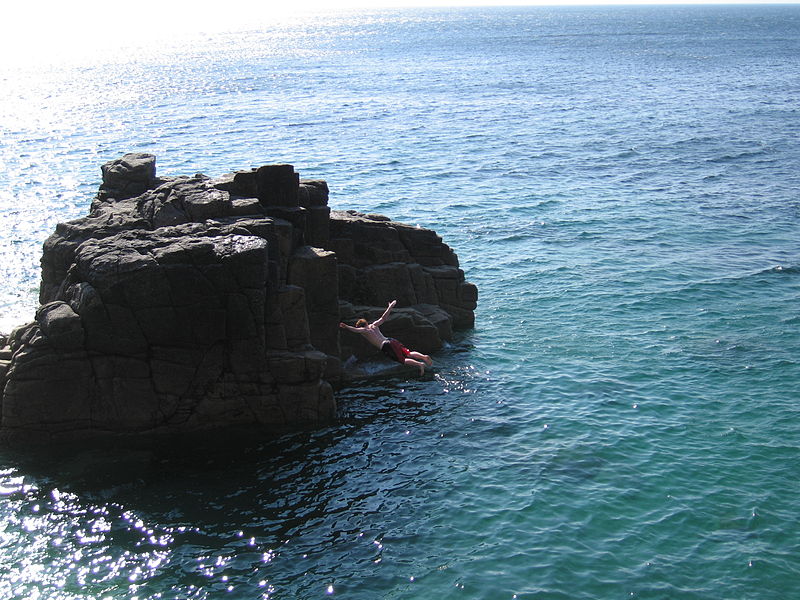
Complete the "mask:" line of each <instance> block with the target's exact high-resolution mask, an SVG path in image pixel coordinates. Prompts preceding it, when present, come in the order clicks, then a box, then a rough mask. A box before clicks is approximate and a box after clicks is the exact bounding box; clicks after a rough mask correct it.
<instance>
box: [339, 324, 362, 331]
mask: <svg viewBox="0 0 800 600" xmlns="http://www.w3.org/2000/svg"><path fill="white" fill-rule="evenodd" d="M339 327H341V328H342V329H347V330H348V331H352V332H353V333H361V328H358V327H351V326H350V325H348V324H347V323H339Z"/></svg>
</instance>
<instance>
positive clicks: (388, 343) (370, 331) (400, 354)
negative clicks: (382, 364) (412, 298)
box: [339, 300, 433, 375]
mask: <svg viewBox="0 0 800 600" xmlns="http://www.w3.org/2000/svg"><path fill="white" fill-rule="evenodd" d="M395 304H397V300H392V301H391V302H390V303H389V306H387V307H386V310H385V311H383V314H382V315H381V317H380V318H379V319H377V320H376V321H373V322H372V323H368V322H367V320H366V319H359V320H358V321H356V326H355V327H352V326H350V325H346V324H345V323H339V327H341V328H342V329H347V330H348V331H352V332H353V333H358V334H360V335H363V336H364V337H365V338H366V340H367V341H368V342H369V343H370V344H372V345H373V346H375V347H376V348H379V349H380V351H381V352H383V353H384V354H385V355H386V356H387V357H389V359H391V360H394V361H396V362H399V363H400V364H401V365H407V366H409V367H417V368H418V369H419V374H420V375H423V374H424V373H425V365H428V366H429V367H430V366H431V365H432V364H433V361H432V360H431V357H430V356H428V355H427V354H422V353H421V352H416V351H413V350H409V349H408V348H406V347H405V346H403V344H401V343H400V342H398V341H397V340H396V339H394V338H390V337H386V336H385V335H383V333H381V330H380V326H381V325H382V324H383V322H384V321H385V320H386V317H388V316H389V313H390V312H392V309H393V308H394V306H395Z"/></svg>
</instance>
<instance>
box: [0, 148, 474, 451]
mask: <svg viewBox="0 0 800 600" xmlns="http://www.w3.org/2000/svg"><path fill="white" fill-rule="evenodd" d="M102 174H103V183H102V185H101V187H100V190H99V191H98V194H97V196H96V197H95V199H94V200H93V201H92V203H91V207H90V210H89V214H88V215H87V216H86V217H84V218H81V219H76V220H74V221H70V222H69V223H61V224H59V225H58V226H57V227H56V231H55V232H54V233H53V234H52V235H51V236H50V237H49V238H48V240H47V241H46V242H45V244H44V251H43V255H42V285H41V290H40V302H41V306H40V307H39V309H38V310H37V312H36V317H35V320H34V321H33V322H31V323H29V324H27V325H24V326H22V327H19V328H17V329H16V330H15V331H14V332H12V334H11V336H10V337H9V338H8V339H7V340H6V339H5V338H3V339H2V340H0V341H1V342H2V345H3V346H4V345H5V344H6V342H7V343H8V348H7V349H5V350H0V390H2V404H1V405H0V406H1V407H2V413H1V415H2V426H0V435H2V437H3V438H4V439H5V440H8V441H17V440H19V441H23V440H26V441H30V440H36V441H39V442H50V441H60V440H68V439H77V438H88V437H90V436H92V435H99V434H104V435H108V434H116V435H141V434H142V433H165V434H171V433H176V432H181V433H183V432H193V431H203V430H208V429H214V428H220V427H230V426H239V425H253V424H259V425H263V426H265V427H285V426H292V425H297V424H299V423H309V422H312V423H320V422H325V421H328V420H330V419H332V418H333V417H334V416H335V413H336V401H335V397H334V394H333V387H332V385H331V383H336V382H338V381H339V380H340V379H342V378H343V377H344V376H347V375H348V374H347V373H345V372H343V368H342V364H343V363H344V362H345V361H347V362H348V364H351V363H352V361H353V359H354V358H355V359H360V360H371V359H375V358H378V355H377V351H376V350H375V348H373V347H371V346H369V345H368V344H366V343H365V342H364V340H363V339H361V337H360V336H354V335H352V334H350V335H340V329H339V327H338V324H339V322H340V321H341V320H345V321H355V319H356V318H358V317H366V318H368V319H374V318H377V317H378V316H380V314H381V313H382V312H383V310H384V309H385V306H386V304H387V303H388V302H389V301H390V300H394V299H396V300H397V301H398V307H397V309H396V310H395V311H394V313H393V314H392V315H391V318H390V319H389V320H388V321H387V322H386V324H385V325H384V326H383V329H384V332H385V333H386V334H387V335H389V336H392V337H397V338H398V339H401V340H402V341H403V342H404V343H405V344H406V345H408V346H409V347H413V348H414V349H417V350H420V351H422V352H426V353H430V352H435V351H436V350H437V349H439V348H441V346H442V343H443V341H444V340H447V339H450V337H451V336H452V332H453V328H454V327H468V326H471V325H472V323H473V320H474V313H473V311H474V309H475V306H476V302H477V290H476V288H475V286H473V285H472V284H470V283H468V282H466V281H465V280H464V273H463V272H462V271H461V269H460V268H459V267H458V259H457V257H456V255H455V253H454V252H453V251H452V250H451V249H450V248H449V247H448V246H447V245H446V244H444V243H443V242H442V240H441V238H439V236H438V235H436V233H435V232H433V231H430V230H426V229H421V228H419V227H411V226H408V225H404V224H402V223H397V222H394V221H391V220H390V219H388V218H386V217H383V216H380V215H363V214H360V213H357V212H355V211H346V212H342V211H331V210H330V209H329V207H328V196H329V190H328V186H327V184H326V183H325V182H324V181H320V180H302V181H300V179H299V175H298V174H297V173H295V172H294V168H293V167H292V166H291V165H266V166H263V167H259V168H256V169H249V170H244V171H239V172H236V173H232V174H229V175H225V176H222V177H219V178H216V179H210V178H209V177H207V176H205V175H202V174H197V175H194V176H191V177H175V178H168V179H163V178H159V177H157V175H156V171H155V157H153V156H152V155H146V154H127V155H125V156H124V157H122V158H121V159H118V160H115V161H111V162H109V163H106V164H105V165H103V167H102ZM351 372H354V371H351Z"/></svg>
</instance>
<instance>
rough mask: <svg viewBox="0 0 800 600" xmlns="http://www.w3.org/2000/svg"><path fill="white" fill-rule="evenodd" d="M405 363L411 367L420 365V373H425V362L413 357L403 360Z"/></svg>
mask: <svg viewBox="0 0 800 600" xmlns="http://www.w3.org/2000/svg"><path fill="white" fill-rule="evenodd" d="M403 363H404V364H405V365H406V366H409V367H418V368H419V374H420V375H424V374H425V365H424V364H423V363H421V362H419V361H418V360H414V359H413V358H407V359H405V360H404V361H403Z"/></svg>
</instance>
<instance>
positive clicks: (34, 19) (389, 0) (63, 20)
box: [0, 0, 796, 67]
mask: <svg viewBox="0 0 800 600" xmlns="http://www.w3.org/2000/svg"><path fill="white" fill-rule="evenodd" d="M747 1H752V0H701V2H702V3H720V2H724V3H729V4H730V3H738V2H747ZM770 1H772V2H774V1H776V0H770ZM777 1H778V2H786V1H796V0H777ZM675 2H679V3H684V4H685V3H694V2H692V1H691V0H499V1H492V0H371V1H370V0H327V1H326V0H294V1H293V2H289V3H284V2H273V1H269V0H228V1H226V2H218V1H214V2H210V1H202V0H201V1H198V2H186V1H178V2H170V1H163V0H139V1H138V2H109V1H107V0H76V1H75V2H63V1H61V0H38V1H37V0H31V1H28V2H20V1H17V2H15V3H12V4H9V5H8V6H5V7H4V8H3V13H4V14H3V21H2V25H0V51H1V52H2V56H3V58H2V59H0V67H2V66H6V65H10V64H20V63H22V64H24V63H37V62H43V61H44V62H51V63H52V62H62V61H64V60H71V59H78V60H80V61H82V62H92V59H93V58H94V59H95V60H103V58H107V57H108V55H109V54H113V53H114V52H116V51H118V50H119V49H120V48H122V47H131V46H141V45H146V44H147V43H148V42H149V41H153V40H159V41H163V40H172V41H176V42H178V41H180V40H181V39H186V38H187V37H190V36H192V35H197V34H202V33H211V32H219V31H226V30H234V29H237V30H238V29H241V28H243V27H248V26H251V27H253V28H258V27H263V26H269V25H276V24H286V25H291V24H292V22H296V20H297V19H302V18H304V17H307V16H308V14H309V13H324V12H329V11H337V10H343V9H344V10H347V9H356V8H382V7H420V6H438V7H456V6H511V5H537V4H539V5H580V4H652V3H661V4H665V3H675Z"/></svg>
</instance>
